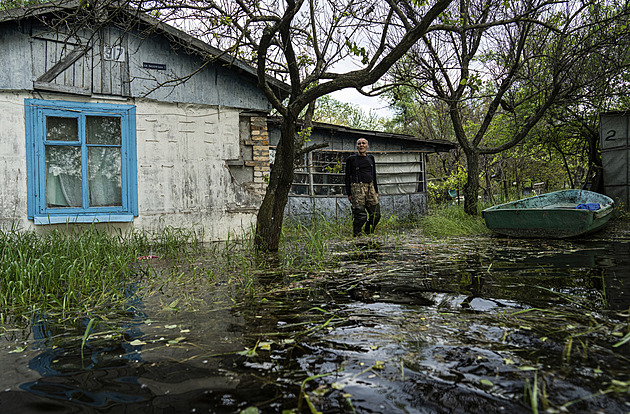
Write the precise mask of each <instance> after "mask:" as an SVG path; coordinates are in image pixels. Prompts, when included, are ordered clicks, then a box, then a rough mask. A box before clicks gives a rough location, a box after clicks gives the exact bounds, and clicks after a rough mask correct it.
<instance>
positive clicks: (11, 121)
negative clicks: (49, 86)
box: [0, 92, 262, 241]
mask: <svg viewBox="0 0 630 414" xmlns="http://www.w3.org/2000/svg"><path fill="white" fill-rule="evenodd" d="M36 95H37V97H38V98H43V99H65V100H68V97H67V96H60V95H52V94H51V95H44V96H42V95H41V94H39V93H38V94H36ZM25 98H33V94H32V93H26V92H21V93H20V92H0V114H2V115H1V125H2V129H1V132H0V137H1V139H2V142H3V145H2V146H0V166H1V169H0V177H2V178H3V182H4V183H5V185H3V186H1V187H0V208H1V209H0V225H1V226H2V228H4V229H7V228H10V227H12V226H16V225H17V226H19V227H20V228H22V229H26V230H35V231H36V232H47V231H50V230H51V229H55V228H60V227H64V226H66V225H65V224H62V225H45V226H36V225H34V224H33V221H29V220H28V219H27V188H26V150H25V147H26V145H25V134H26V131H25V118H24V99H25ZM77 100H78V99H77ZM81 101H82V102H100V103H103V102H108V103H125V104H134V105H136V126H137V135H136V142H137V169H138V208H139V216H138V217H136V218H135V219H134V221H133V222H132V223H117V224H115V225H112V226H113V227H115V228H120V229H123V230H131V229H138V230H146V231H149V232H154V231H159V230H161V229H163V228H165V227H167V226H172V227H177V228H185V229H189V230H193V231H195V232H197V233H198V234H199V235H200V236H202V238H203V239H204V240H206V241H211V240H224V239H226V238H227V237H228V235H229V234H230V233H232V234H235V233H239V234H240V233H241V232H242V231H243V230H246V231H247V230H249V229H250V228H251V226H252V224H253V222H254V220H255V213H256V211H257V208H258V205H259V203H260V189H261V188H262V187H260V186H259V187H258V188H256V187H255V185H254V184H255V183H254V181H255V180H254V171H253V170H254V166H253V164H252V165H251V166H249V167H245V168H247V169H249V171H250V172H249V175H247V174H246V172H243V171H241V174H240V177H241V180H245V179H247V178H248V177H251V181H252V182H250V183H249V186H247V185H244V183H243V182H239V181H238V180H236V179H235V178H234V176H233V174H231V170H230V169H231V168H234V167H230V166H229V165H228V160H240V159H242V155H241V145H247V144H248V143H247V142H243V141H245V140H246V138H241V134H240V133H239V124H240V122H242V120H241V116H240V110H238V109H235V108H229V107H222V106H221V107H220V106H216V105H199V104H171V103H165V102H156V101H153V100H149V99H137V100H133V99H129V100H127V101H125V102H121V101H119V100H117V101H114V102H112V100H107V99H90V98H84V99H82V100H81ZM249 145H251V146H252V147H253V142H249ZM249 152H250V153H251V152H252V151H251V150H250V151H249ZM242 164H244V162H243V163H242ZM256 190H258V191H256ZM100 226H101V227H105V226H109V225H100Z"/></svg>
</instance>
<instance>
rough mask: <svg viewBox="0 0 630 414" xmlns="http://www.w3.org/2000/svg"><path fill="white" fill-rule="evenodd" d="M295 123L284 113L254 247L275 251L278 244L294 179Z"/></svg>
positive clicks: (258, 220)
mask: <svg viewBox="0 0 630 414" xmlns="http://www.w3.org/2000/svg"><path fill="white" fill-rule="evenodd" d="M295 125H296V124H295V120H293V119H289V118H288V117H283V121H282V125H281V126H280V141H279V142H278V147H277V148H276V158H275V162H274V164H273V166H272V167H271V174H270V177H269V184H268V186H267V191H266V192H265V197H264V198H263V202H262V204H261V205H260V209H259V210H258V216H257V217H256V235H255V239H254V247H255V248H256V250H257V251H263V252H275V251H277V250H278V247H279V245H280V236H281V235H282V220H283V218H284V208H285V207H286V205H287V202H288V200H289V191H290V190H291V184H292V183H293V164H294V162H295Z"/></svg>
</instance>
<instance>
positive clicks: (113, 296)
mask: <svg viewBox="0 0 630 414" xmlns="http://www.w3.org/2000/svg"><path fill="white" fill-rule="evenodd" d="M418 226H419V227H420V228H421V229H422V232H423V233H424V234H426V235H427V236H430V237H433V238H440V237H449V236H456V235H465V234H476V233H485V232H487V230H486V228H485V225H484V224H483V220H482V219H481V218H480V217H470V216H468V215H467V214H465V213H464V212H463V208H462V207H460V206H444V207H441V208H434V209H433V211H432V213H431V214H430V215H428V216H423V217H419V218H418V217H402V218H401V217H396V216H390V217H384V218H383V219H382V220H381V223H380V224H379V227H378V228H377V232H376V237H379V235H387V234H391V233H395V232H397V231H400V230H407V229H409V228H414V227H418ZM351 229H352V224H351V217H350V216H347V217H340V218H337V219H330V218H326V217H323V216H316V217H315V218H314V219H313V220H311V221H310V222H307V223H304V222H297V221H288V220H287V221H286V222H285V226H284V228H283V235H282V237H283V239H282V244H281V245H282V250H281V252H280V254H279V255H278V256H276V257H275V259H274V260H270V258H269V257H258V256H257V255H256V253H255V252H254V251H253V244H252V240H253V238H252V237H251V234H249V233H251V231H249V232H248V231H243V235H242V236H240V237H234V238H231V239H230V240H227V241H225V242H221V243H214V244H212V245H203V244H202V243H201V241H200V240H201V239H202V238H201V237H199V235H197V234H195V233H194V232H191V231H188V230H185V229H174V228H166V229H164V230H163V231H161V232H159V233H157V234H148V233H143V232H130V233H128V234H123V233H122V232H120V231H118V232H115V231H114V232H108V231H103V230H100V231H99V230H97V229H93V228H88V229H87V230H83V231H69V232H62V231H53V232H51V233H49V234H46V235H37V234H35V233H33V232H26V231H21V230H19V229H10V230H5V231H3V230H0V249H1V250H2V257H1V259H0V321H1V320H2V319H3V318H4V317H6V315H8V314H14V315H15V314H24V313H29V312H33V313H35V312H38V313H40V312H44V313H46V312H56V313H60V314H62V315H66V314H73V315H84V316H90V317H91V315H92V314H93V313H94V312H103V311H107V310H111V309H124V306H125V303H127V302H128V301H129V300H130V299H133V298H132V296H133V295H134V293H131V292H132V291H133V286H134V285H135V284H136V283H137V282H138V281H139V280H140V278H141V277H145V278H154V279H155V282H157V283H158V284H156V283H149V284H146V285H148V286H158V285H159V284H162V285H159V286H163V284H164V283H176V284H177V283H180V282H182V283H183V282H184V281H183V279H188V278H189V276H190V275H192V278H193V279H194V280H193V282H194V283H197V281H198V280H199V276H201V275H205V279H203V280H204V281H205V282H207V283H212V282H213V281H214V280H215V278H217V277H219V276H221V277H223V276H227V280H228V281H229V282H230V283H231V284H233V285H234V286H235V287H236V288H237V289H239V290H241V291H249V290H252V289H255V286H256V278H257V275H258V274H260V273H261V271H262V272H266V271H267V270H269V268H270V267H273V268H274V269H273V270H274V271H280V272H283V273H285V274H286V273H289V272H293V273H295V272H298V271H299V272H300V273H302V274H304V275H306V274H309V272H313V271H318V270H321V269H323V268H330V266H334V261H335V260H336V259H335V256H334V255H333V254H331V250H330V247H331V245H332V244H334V243H335V242H338V241H344V240H348V239H352V235H351V233H352V230H351ZM142 256H145V257H147V256H159V257H160V258H161V259H163V260H161V263H160V265H159V267H160V269H159V270H158V269H157V268H156V267H154V264H153V263H152V262H150V261H143V260H138V258H139V257H142ZM186 262H187V263H188V266H185V267H184V268H182V266H181V265H180V263H186ZM197 262H203V263H204V267H205V269H204V267H202V266H200V265H198V263H197ZM193 263H194V265H193ZM188 268H190V269H188ZM184 269H187V270H185V271H184ZM189 273H190V274H189ZM224 280H225V278H224Z"/></svg>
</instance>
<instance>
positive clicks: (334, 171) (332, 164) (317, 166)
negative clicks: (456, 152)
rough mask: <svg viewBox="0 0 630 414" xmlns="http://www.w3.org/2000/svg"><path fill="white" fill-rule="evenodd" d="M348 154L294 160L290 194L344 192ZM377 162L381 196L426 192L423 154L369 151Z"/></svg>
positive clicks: (325, 153)
mask: <svg viewBox="0 0 630 414" xmlns="http://www.w3.org/2000/svg"><path fill="white" fill-rule="evenodd" d="M352 154H354V152H348V151H334V150H328V151H326V150H323V151H312V152H309V153H308V154H304V155H303V156H302V158H300V159H299V160H297V161H296V169H295V175H294V178H293V185H292V187H291V193H292V194H295V195H315V196H341V195H343V194H344V193H345V174H344V168H345V161H346V159H347V158H348V157H349V156H350V155H352ZM370 154H372V155H374V157H375V160H376V170H377V174H378V190H379V192H380V193H381V194H412V193H421V192H425V191H426V182H425V175H424V166H425V162H426V161H425V154H424V152H422V151H414V150H404V151H403V150H399V151H370Z"/></svg>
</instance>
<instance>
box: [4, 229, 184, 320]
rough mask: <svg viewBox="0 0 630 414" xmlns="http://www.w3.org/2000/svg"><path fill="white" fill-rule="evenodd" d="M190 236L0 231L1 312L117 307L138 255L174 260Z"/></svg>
mask: <svg viewBox="0 0 630 414" xmlns="http://www.w3.org/2000/svg"><path fill="white" fill-rule="evenodd" d="M191 241H193V243H191ZM194 241H196V240H195V239H194V237H191V235H190V234H188V233H185V232H177V231H172V230H166V231H164V232H162V233H160V234H159V235H157V237H154V238H152V237H150V236H149V235H147V234H144V233H130V234H126V235H123V234H122V233H114V234H111V233H108V232H105V231H98V230H96V229H88V230H84V231H72V232H60V231H53V232H51V233H49V234H47V235H37V234H35V233H33V232H26V231H21V230H19V229H11V230H7V231H0V249H1V250H2V257H1V259H0V309H1V311H0V312H6V311H7V310H8V311H9V312H10V313H14V314H15V313H26V312H40V311H41V312H47V311H51V310H54V311H55V312H60V313H61V314H66V313H67V312H76V311H77V310H79V309H80V310H81V311H82V312H83V313H90V312H91V311H93V310H94V309H99V308H111V307H117V306H119V305H121V304H122V303H124V302H125V301H126V300H127V299H128V296H129V286H130V284H132V282H133V281H134V279H135V278H136V276H137V271H138V269H139V268H138V267H134V266H132V264H134V263H136V262H137V257H138V256H142V255H161V256H165V257H170V258H172V259H174V260H177V259H178V258H180V256H181V255H186V254H189V249H190V248H192V247H190V246H195V245H196V243H194ZM0 316H2V315H0Z"/></svg>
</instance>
